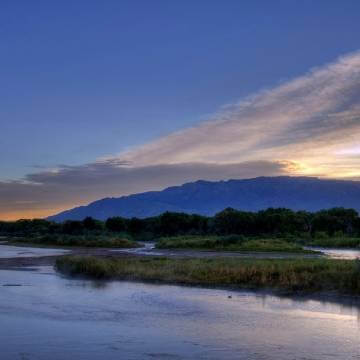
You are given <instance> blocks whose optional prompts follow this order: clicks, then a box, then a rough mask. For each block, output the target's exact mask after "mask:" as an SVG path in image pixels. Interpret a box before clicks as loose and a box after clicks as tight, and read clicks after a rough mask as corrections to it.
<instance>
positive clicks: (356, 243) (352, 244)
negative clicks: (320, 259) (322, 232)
mask: <svg viewBox="0 0 360 360" xmlns="http://www.w3.org/2000/svg"><path fill="white" fill-rule="evenodd" d="M309 245H310V246H319V247H327V248H355V249H356V248H358V249H360V238H353V237H328V238H320V239H314V240H313V241H311V242H310V243H309Z"/></svg>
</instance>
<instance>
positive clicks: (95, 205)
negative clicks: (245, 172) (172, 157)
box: [48, 176, 360, 222]
mask: <svg viewBox="0 0 360 360" xmlns="http://www.w3.org/2000/svg"><path fill="white" fill-rule="evenodd" d="M337 206H343V207H346V208H354V209H356V210H357V211H359V210H360V182H357V181H345V180H322V179H318V178H313V177H288V176H280V177H258V178H255V179H246V180H228V181H203V180H199V181H196V182H192V183H187V184H184V185H181V186H173V187H169V188H167V189H165V190H162V191H150V192H145V193H140V194H134V195H129V196H122V197H119V198H105V199H102V200H98V201H95V202H92V203H91V204H89V205H87V206H80V207H77V208H74V209H71V210H67V211H64V212H62V213H59V214H57V215H54V216H50V217H49V218H48V219H50V220H54V221H57V222H62V221H64V220H70V219H71V220H81V219H83V218H85V217H86V216H92V217H93V218H96V219H100V220H105V219H107V218H108V217H112V216H123V217H139V218H144V217H149V216H155V215H159V214H161V213H163V212H165V211H176V212H186V213H197V214H202V215H214V214H215V213H216V212H219V211H221V210H223V209H224V208H226V207H233V208H235V209H240V210H248V211H258V210H261V209H267V208H269V207H286V208H289V209H293V210H308V211H317V210H321V209H327V208H331V207H337Z"/></svg>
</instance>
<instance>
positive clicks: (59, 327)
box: [0, 268, 360, 360]
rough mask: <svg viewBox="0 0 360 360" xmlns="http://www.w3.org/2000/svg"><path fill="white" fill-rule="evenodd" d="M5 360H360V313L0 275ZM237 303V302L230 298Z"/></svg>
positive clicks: (193, 291) (313, 304) (45, 274)
mask: <svg viewBox="0 0 360 360" xmlns="http://www.w3.org/2000/svg"><path fill="white" fill-rule="evenodd" d="M4 284H22V285H25V286H20V287H4V286H1V287H0V291H1V296H0V322H1V324H2V329H6V331H1V332H0V344H2V356H1V359H2V360H8V359H15V358H16V357H18V358H20V357H19V356H20V355H19V354H20V352H23V353H24V354H25V355H26V354H27V355H26V356H28V358H29V359H33V358H34V359H49V356H50V357H51V359H65V358H70V357H71V358H76V359H87V360H89V359H90V360H91V359H99V358H106V359H148V358H149V359H151V358H160V359H162V358H163V359H170V358H171V359H173V358H174V359H194V358H197V359H202V358H204V359H293V358H306V359H320V360H322V359H330V358H338V359H340V358H341V359H354V358H358V357H359V356H360V348H359V335H360V328H359V308H357V307H355V306H352V305H351V304H347V305H346V304H342V305H340V304H335V303H330V302H327V303H326V302H325V303H324V302H320V301H314V300H306V299H303V301H294V300H291V299H288V298H279V297H275V296H267V295H259V294H254V293H251V292H234V291H227V290H211V289H202V288H190V287H178V286H166V285H161V286H160V285H149V284H147V285H144V284H141V283H129V282H108V283H102V282H92V281H88V280H71V279H66V278H62V277H60V276H57V275H54V274H53V271H52V269H51V268H41V271H37V272H25V271H1V272H0V285H4ZM228 295H231V296H232V298H228ZM356 356H357V357H356Z"/></svg>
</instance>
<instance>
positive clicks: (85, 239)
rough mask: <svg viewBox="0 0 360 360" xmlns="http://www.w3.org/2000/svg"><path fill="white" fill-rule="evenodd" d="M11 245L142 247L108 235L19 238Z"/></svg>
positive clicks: (13, 240) (11, 241) (128, 239)
mask: <svg viewBox="0 0 360 360" xmlns="http://www.w3.org/2000/svg"><path fill="white" fill-rule="evenodd" d="M9 244H21V245H28V246H30V245H39V246H56V247H96V248H136V247H141V245H140V244H138V243H136V242H135V241H133V240H132V239H130V238H127V237H123V236H121V235H119V236H106V235H45V236H36V237H21V238H19V237H17V238H15V239H12V240H10V241H9Z"/></svg>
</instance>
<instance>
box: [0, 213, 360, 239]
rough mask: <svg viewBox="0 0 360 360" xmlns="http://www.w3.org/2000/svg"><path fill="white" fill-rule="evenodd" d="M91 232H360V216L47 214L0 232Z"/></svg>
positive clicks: (3, 226) (2, 226)
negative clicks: (51, 217) (61, 218)
mask: <svg viewBox="0 0 360 360" xmlns="http://www.w3.org/2000/svg"><path fill="white" fill-rule="evenodd" d="M88 233H93V234H104V233H128V234H130V235H131V236H133V237H134V238H139V239H143V240H151V239H154V238H158V237H162V236H178V235H231V234H237V235H243V236H247V237H251V236H276V237H281V236H285V237H286V236H297V237H314V236H329V237H332V236H340V235H341V236H360V218H359V216H358V213H357V212H356V211H355V210H353V209H345V208H332V209H328V210H321V211H317V212H308V211H293V210H290V209H286V208H276V209H275V208H269V209H267V210H261V211H258V212H248V211H240V210H235V209H233V208H227V209H224V210H223V211H221V212H219V213H217V214H216V215H215V216H212V217H208V216H202V215H197V214H186V213H176V212H165V213H163V214H161V215H159V216H154V217H149V218H145V219H139V218H135V217H134V218H131V219H128V218H123V217H111V218H108V219H107V220H106V221H100V220H96V219H93V218H92V217H87V218H85V219H84V220H82V221H75V220H68V221H65V222H64V223H55V222H51V221H48V220H44V219H34V220H18V221H13V222H6V221H0V234H1V235H2V236H38V235H45V234H69V235H84V234H88Z"/></svg>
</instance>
